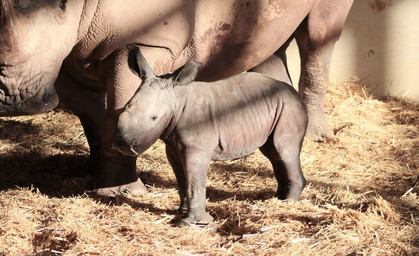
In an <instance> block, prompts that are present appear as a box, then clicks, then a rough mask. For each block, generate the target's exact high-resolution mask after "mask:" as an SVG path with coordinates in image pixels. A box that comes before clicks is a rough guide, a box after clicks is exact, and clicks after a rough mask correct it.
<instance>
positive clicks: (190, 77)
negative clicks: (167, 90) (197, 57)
mask: <svg viewBox="0 0 419 256" xmlns="http://www.w3.org/2000/svg"><path fill="white" fill-rule="evenodd" d="M200 67H201V63H199V62H197V61H194V60H190V61H189V62H188V63H186V64H185V66H183V67H181V68H179V69H178V70H176V71H175V72H174V75H175V77H176V78H175V85H186V84H189V83H191V82H193V81H194V80H195V78H196V75H197V74H198V71H199V68H200Z"/></svg>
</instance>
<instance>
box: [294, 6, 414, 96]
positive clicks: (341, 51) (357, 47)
mask: <svg viewBox="0 0 419 256" xmlns="http://www.w3.org/2000/svg"><path fill="white" fill-rule="evenodd" d="M287 54H288V56H289V67H290V73H291V76H292V79H293V82H294V84H296V83H297V81H298V75H299V65H300V64H299V59H298V49H297V46H296V44H295V42H293V43H292V45H291V46H290V48H289V50H288V52H287ZM354 77H357V78H359V79H361V80H364V79H365V82H366V83H368V84H372V85H375V86H376V91H375V93H376V94H377V96H382V95H387V94H390V95H393V96H407V97H410V98H414V99H416V100H419V0H355V2H354V5H353V7H352V9H351V11H350V13H349V16H348V19H347V22H346V25H345V28H344V31H343V33H342V36H341V38H340V40H339V41H338V42H337V44H336V46H335V51H334V55H333V59H332V65H331V80H332V81H343V80H349V79H352V78H354Z"/></svg>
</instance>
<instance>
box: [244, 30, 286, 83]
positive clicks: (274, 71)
mask: <svg viewBox="0 0 419 256" xmlns="http://www.w3.org/2000/svg"><path fill="white" fill-rule="evenodd" d="M292 39H293V37H291V38H290V39H288V40H287V42H285V44H283V45H282V46H281V48H279V49H278V50H277V51H276V52H275V53H274V54H272V55H271V56H270V57H269V58H267V59H266V60H265V61H263V62H262V63H260V64H259V65H257V66H256V67H254V68H252V69H250V70H249V71H251V72H257V73H260V74H264V75H267V76H269V77H272V78H274V79H276V80H279V81H283V82H286V83H288V84H292V82H291V76H290V74H289V71H288V66H287V56H286V54H285V51H286V50H287V48H288V46H289V44H290V42H291V41H292Z"/></svg>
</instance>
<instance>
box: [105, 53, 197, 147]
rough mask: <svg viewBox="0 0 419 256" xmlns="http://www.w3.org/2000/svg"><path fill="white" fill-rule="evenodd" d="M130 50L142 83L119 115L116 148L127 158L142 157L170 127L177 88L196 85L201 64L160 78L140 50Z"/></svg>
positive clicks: (190, 62)
mask: <svg viewBox="0 0 419 256" xmlns="http://www.w3.org/2000/svg"><path fill="white" fill-rule="evenodd" d="M128 49H129V54H128V65H129V67H130V68H131V70H132V71H133V72H134V73H135V74H137V75H138V76H139V77H140V78H141V81H142V82H141V85H140V86H139V88H138V90H137V92H136V93H135V94H134V96H133V97H132V98H131V99H130V100H129V102H128V103H127V104H126V106H125V108H124V110H123V112H122V113H121V114H120V115H119V119H118V125H117V131H116V134H115V138H114V140H113V146H114V147H115V148H116V149H117V150H119V151H120V152H121V153H123V154H126V155H139V154H141V153H143V152H144V151H145V150H147V149H148V148H149V147H151V146H152V145H153V144H154V142H156V141H157V139H158V138H159V137H160V136H161V134H162V133H163V131H164V130H165V129H166V128H167V126H168V125H169V123H170V121H171V119H172V117H173V114H174V111H175V108H176V100H177V99H176V93H175V90H174V87H175V86H177V85H187V84H189V83H190V82H192V81H193V80H194V79H195V77H196V74H197V73H198V70H199V67H200V66H201V64H199V63H198V62H195V61H189V62H188V63H187V64H186V65H185V66H183V67H181V68H179V69H178V70H176V71H175V72H173V73H172V74H168V75H164V76H156V75H155V74H154V72H153V70H152V69H151V67H150V66H149V64H148V63H147V61H146V59H145V58H144V56H143V55H142V54H141V52H140V50H139V47H138V46H134V45H131V46H128Z"/></svg>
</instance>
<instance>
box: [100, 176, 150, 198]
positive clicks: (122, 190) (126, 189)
mask: <svg viewBox="0 0 419 256" xmlns="http://www.w3.org/2000/svg"><path fill="white" fill-rule="evenodd" d="M94 192H95V193H96V194H98V195H100V196H107V197H115V196H118V195H123V194H127V193H128V194H131V195H145V194H147V188H146V187H145V186H144V183H143V182H142V181H141V180H140V179H138V180H137V181H134V182H131V183H128V184H125V185H121V186H114V187H105V188H98V189H96V190H94Z"/></svg>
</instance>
